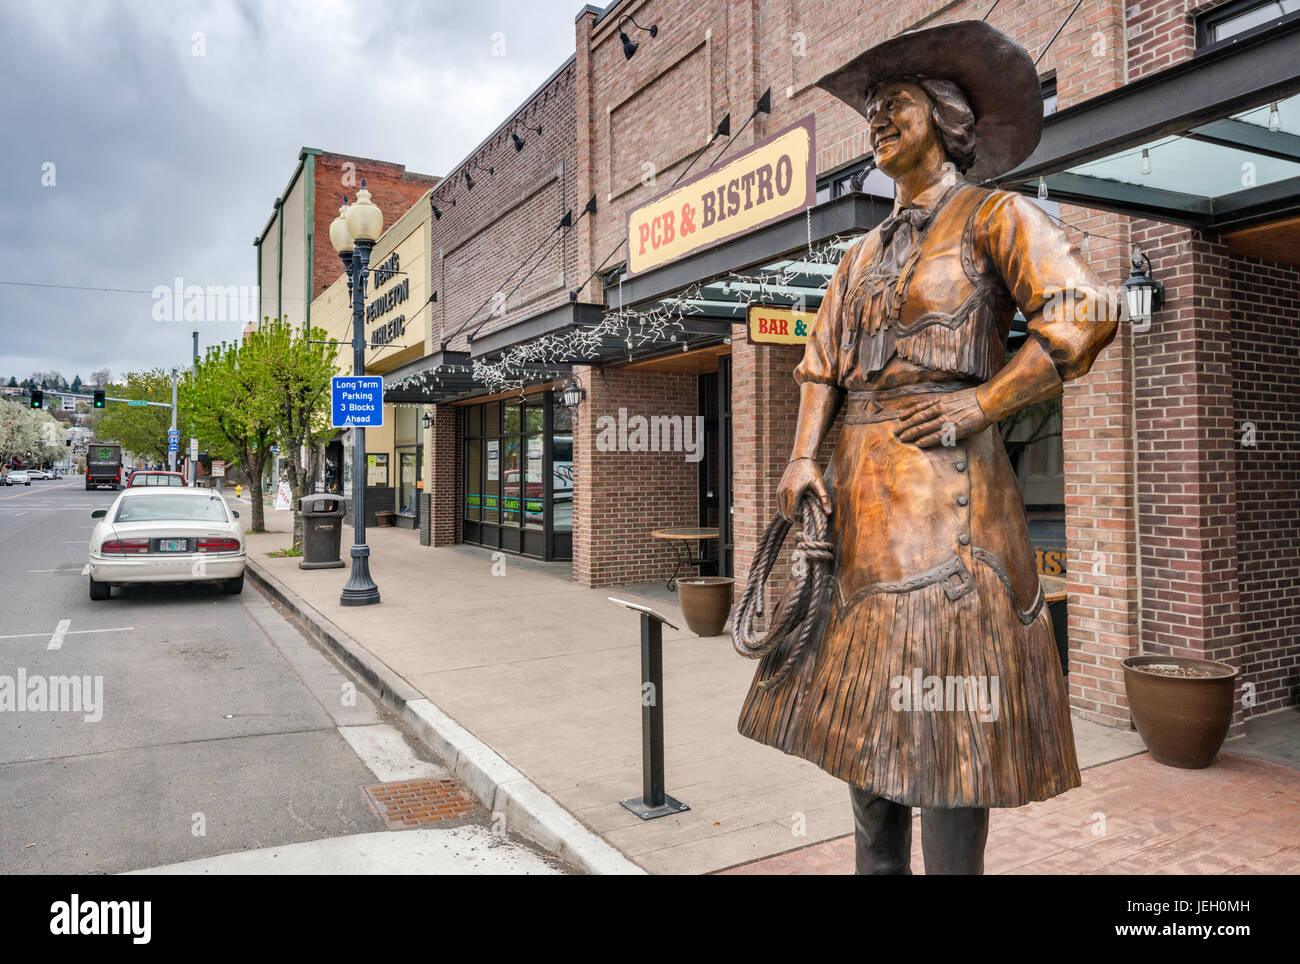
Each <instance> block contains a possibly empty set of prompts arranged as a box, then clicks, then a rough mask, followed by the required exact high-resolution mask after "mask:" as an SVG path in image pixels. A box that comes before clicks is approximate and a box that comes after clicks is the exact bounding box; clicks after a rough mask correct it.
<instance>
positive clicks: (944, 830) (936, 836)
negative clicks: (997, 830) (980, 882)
mask: <svg viewBox="0 0 1300 964" xmlns="http://www.w3.org/2000/svg"><path fill="white" fill-rule="evenodd" d="M988 837H989V812H988V809H987V808H985V807H959V808H957V809H955V810H922V811H921V852H922V853H923V854H924V855H925V872H926V874H927V875H928V876H934V875H936V874H982V873H984V845H985V844H986V843H987V842H988Z"/></svg>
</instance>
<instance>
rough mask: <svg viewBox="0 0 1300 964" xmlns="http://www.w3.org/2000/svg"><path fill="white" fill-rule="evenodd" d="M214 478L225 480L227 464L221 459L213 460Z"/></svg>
mask: <svg viewBox="0 0 1300 964" xmlns="http://www.w3.org/2000/svg"><path fill="white" fill-rule="evenodd" d="M212 477H213V478H214V479H224V478H225V477H226V463H225V462H223V461H221V459H213V460H212Z"/></svg>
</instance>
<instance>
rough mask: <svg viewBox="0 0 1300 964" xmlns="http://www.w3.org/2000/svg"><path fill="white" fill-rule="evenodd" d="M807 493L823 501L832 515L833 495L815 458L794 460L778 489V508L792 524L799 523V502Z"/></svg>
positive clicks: (791, 461)
mask: <svg viewBox="0 0 1300 964" xmlns="http://www.w3.org/2000/svg"><path fill="white" fill-rule="evenodd" d="M805 492H811V493H812V494H813V495H815V496H816V497H817V498H818V499H820V500H821V504H822V508H823V509H824V510H825V511H826V514H827V515H830V514H831V494H830V490H829V489H827V487H826V478H825V477H824V476H823V475H822V467H821V466H820V465H819V464H817V460H816V459H814V458H794V459H791V460H790V464H789V465H787V466H786V467H785V473H784V474H783V475H782V476H781V482H780V484H778V485H777V489H776V506H777V509H778V511H780V513H781V515H782V516H784V517H785V518H786V519H787V520H789V521H790V522H798V521H799V520H798V518H797V517H796V516H797V513H798V511H799V500H800V499H801V498H803V494H804V493H805Z"/></svg>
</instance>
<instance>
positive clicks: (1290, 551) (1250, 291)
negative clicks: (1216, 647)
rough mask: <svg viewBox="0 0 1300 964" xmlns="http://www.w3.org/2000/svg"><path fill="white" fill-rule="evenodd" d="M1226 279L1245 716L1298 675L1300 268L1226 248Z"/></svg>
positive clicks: (1267, 706) (1291, 691)
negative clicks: (1248, 695)
mask: <svg viewBox="0 0 1300 964" xmlns="http://www.w3.org/2000/svg"><path fill="white" fill-rule="evenodd" d="M1228 287H1229V292H1230V298H1231V301H1230V308H1229V311H1230V314H1231V318H1232V375H1233V381H1232V408H1233V421H1234V429H1233V434H1234V445H1233V450H1234V452H1235V456H1236V460H1235V467H1236V502H1237V592H1238V595H1239V599H1240V617H1241V635H1240V650H1239V652H1240V666H1241V667H1242V675H1243V679H1244V681H1245V682H1247V683H1251V684H1254V687H1255V699H1254V706H1249V705H1247V706H1245V707H1243V715H1244V716H1245V717H1249V716H1252V715H1254V714H1256V713H1267V712H1269V711H1270V710H1276V709H1280V708H1282V707H1284V706H1293V705H1294V704H1295V703H1296V686H1297V677H1300V638H1298V637H1297V634H1296V626H1297V625H1300V427H1298V426H1300V391H1297V387H1300V268H1296V267H1293V266H1287V265H1279V264H1273V263H1270V262H1265V261H1260V260H1258V259H1255V258H1245V257H1238V256H1229V258H1228ZM1252 427H1253V431H1254V437H1253V439H1252V438H1249V436H1248V432H1250V430H1251V429H1252ZM1247 441H1253V443H1254V444H1246V442H1247Z"/></svg>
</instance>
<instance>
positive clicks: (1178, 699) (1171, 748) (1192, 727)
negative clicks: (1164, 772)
mask: <svg viewBox="0 0 1300 964" xmlns="http://www.w3.org/2000/svg"><path fill="white" fill-rule="evenodd" d="M1121 665H1122V666H1123V667H1124V688H1125V690H1126V691H1127V692H1128V704H1129V710H1130V712H1132V714H1133V723H1134V724H1135V725H1136V726H1137V731H1138V734H1139V735H1140V736H1141V737H1142V742H1143V743H1145V744H1146V746H1147V749H1148V750H1149V751H1151V757H1152V758H1153V759H1154V760H1155V761H1156V762H1157V763H1163V764H1165V766H1171V767H1180V768H1182V769H1184V770H1199V769H1202V768H1204V767H1207V766H1209V765H1210V763H1211V762H1212V761H1213V760H1214V757H1215V755H1216V754H1217V753H1218V752H1219V749H1220V748H1221V747H1222V746H1223V740H1224V738H1225V737H1226V736H1227V735H1228V726H1229V724H1230V723H1231V722H1232V708H1233V705H1234V703H1235V697H1236V690H1237V677H1238V676H1240V675H1241V670H1240V669H1239V668H1238V667H1236V666H1230V665H1229V664H1227V663H1221V662H1218V661H1217V660H1209V659H1192V658H1190V657H1185V656H1130V657H1128V658H1127V659H1124V660H1122V661H1121Z"/></svg>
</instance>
